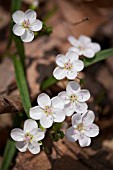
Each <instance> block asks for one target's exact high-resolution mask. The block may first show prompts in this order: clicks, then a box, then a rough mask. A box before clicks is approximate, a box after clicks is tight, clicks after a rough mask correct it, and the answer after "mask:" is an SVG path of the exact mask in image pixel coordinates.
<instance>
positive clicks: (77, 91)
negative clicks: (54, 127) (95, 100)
mask: <svg viewBox="0 0 113 170" xmlns="http://www.w3.org/2000/svg"><path fill="white" fill-rule="evenodd" d="M58 96H59V97H61V98H62V99H63V100H64V102H65V106H64V112H65V114H66V115H67V116H71V115H72V114H73V113H74V112H77V113H83V112H85V111H86V110H87V108H88V106H87V104H86V103H85V101H87V100H88V99H89V98H90V93H89V91H88V90H86V89H81V88H80V85H79V83H78V82H76V81H70V82H69V83H68V84H67V87H66V91H62V92H60V93H59V94H58Z"/></svg>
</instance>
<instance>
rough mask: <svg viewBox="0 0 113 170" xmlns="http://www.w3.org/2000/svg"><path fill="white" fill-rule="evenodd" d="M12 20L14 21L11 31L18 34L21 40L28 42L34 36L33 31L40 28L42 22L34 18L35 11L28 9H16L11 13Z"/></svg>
mask: <svg viewBox="0 0 113 170" xmlns="http://www.w3.org/2000/svg"><path fill="white" fill-rule="evenodd" d="M12 18H13V21H14V22H15V23H16V24H15V25H14V26H13V33H14V34H15V35H17V36H20V37H21V39H22V41H24V42H30V41H32V40H33V38H34V33H33V31H39V30H41V29H42V22H41V21H40V20H38V19H36V12H35V11H33V10H31V9H29V10H27V11H26V12H25V13H24V12H23V11H20V10H18V11H16V12H14V13H13V15H12Z"/></svg>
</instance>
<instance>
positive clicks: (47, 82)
mask: <svg viewBox="0 0 113 170" xmlns="http://www.w3.org/2000/svg"><path fill="white" fill-rule="evenodd" d="M57 81H58V80H57V79H55V78H54V77H53V76H50V77H49V78H48V79H46V80H45V81H44V82H43V83H42V85H41V89H42V90H45V89H47V88H48V87H50V86H51V85H53V84H55V83H57Z"/></svg>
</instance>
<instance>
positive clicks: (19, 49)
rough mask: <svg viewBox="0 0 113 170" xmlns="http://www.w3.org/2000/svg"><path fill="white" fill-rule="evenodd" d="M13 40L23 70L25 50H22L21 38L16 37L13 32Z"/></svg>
mask: <svg viewBox="0 0 113 170" xmlns="http://www.w3.org/2000/svg"><path fill="white" fill-rule="evenodd" d="M13 40H14V42H15V45H16V49H17V52H18V54H19V56H20V60H21V63H22V65H23V68H24V70H25V50H24V44H23V42H22V40H21V38H20V37H17V36H16V35H14V34H13Z"/></svg>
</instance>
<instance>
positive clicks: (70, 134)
mask: <svg viewBox="0 0 113 170" xmlns="http://www.w3.org/2000/svg"><path fill="white" fill-rule="evenodd" d="M65 136H66V138H67V140H68V141H70V142H76V141H77V139H78V135H77V134H76V131H75V129H74V128H73V127H70V128H68V129H67V130H66V134H65Z"/></svg>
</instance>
